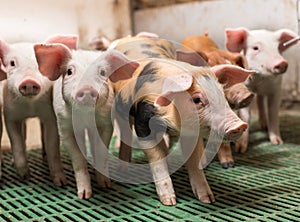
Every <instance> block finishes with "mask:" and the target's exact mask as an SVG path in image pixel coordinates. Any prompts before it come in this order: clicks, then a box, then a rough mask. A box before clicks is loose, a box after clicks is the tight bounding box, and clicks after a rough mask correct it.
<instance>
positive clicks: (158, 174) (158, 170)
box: [144, 140, 176, 206]
mask: <svg viewBox="0 0 300 222" xmlns="http://www.w3.org/2000/svg"><path fill="white" fill-rule="evenodd" d="M166 150H167V147H166V144H165V141H164V140H162V141H161V142H160V143H159V144H158V145H157V146H155V147H152V148H150V149H144V152H145V154H146V155H147V157H148V160H149V164H150V168H151V172H152V176H153V179H154V183H155V187H156V192H157V194H158V196H159V199H160V201H161V202H162V203H163V204H164V205H167V206H172V205H176V196H175V191H174V188H173V184H172V180H171V177H170V175H169V170H168V164H167V157H166V156H167V155H166V152H165V151H166Z"/></svg>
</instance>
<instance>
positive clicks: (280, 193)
mask: <svg viewBox="0 0 300 222" xmlns="http://www.w3.org/2000/svg"><path fill="white" fill-rule="evenodd" d="M281 122H282V127H281V128H282V136H283V138H284V139H285V142H286V143H285V144H283V145H279V146H272V145H270V143H269V142H268V141H267V136H266V134H265V133H262V132H260V131H259V130H258V127H257V123H256V122H254V125H253V126H252V128H251V138H250V139H251V144H250V149H249V150H248V152H247V153H246V154H235V160H236V166H235V167H234V168H231V169H227V170H225V169H222V168H221V166H220V165H219V163H218V162H217V161H214V162H213V163H212V164H210V165H209V167H208V169H206V170H205V171H206V176H207V179H208V181H209V184H210V186H211V188H212V190H213V192H214V194H215V197H216V202H215V203H214V204H210V205H208V204H203V203H201V202H199V201H197V200H196V198H195V197H194V195H193V193H192V191H191V188H190V185H189V180H188V176H187V172H186V169H185V168H184V167H182V168H180V169H179V170H178V171H177V172H175V173H174V174H173V175H172V176H171V177H172V180H173V184H174V187H175V191H176V194H177V202H178V203H177V205H176V206H173V207H166V206H163V205H162V204H161V203H160V202H159V200H158V197H157V195H156V192H155V187H154V184H153V183H148V184H142V185H131V184H123V183H118V182H113V184H112V189H109V190H107V189H99V188H97V185H96V183H95V181H94V180H93V181H92V184H93V191H94V195H93V197H92V198H91V199H89V200H78V199H77V195H76V185H75V180H74V177H73V171H72V168H71V165H70V159H69V157H68V155H67V154H66V152H65V151H62V158H63V163H64V168H65V172H66V175H67V179H68V185H66V186H64V187H55V186H54V185H53V184H52V181H51V179H50V178H49V176H48V175H49V172H48V167H47V165H46V164H45V163H44V161H43V160H42V158H41V156H42V155H41V150H39V149H37V150H31V151H28V159H29V161H30V169H31V175H32V177H31V179H30V180H29V181H27V182H21V181H19V179H18V177H17V175H16V174H15V170H14V168H13V167H12V166H11V164H10V163H11V153H10V152H6V153H4V155H3V156H4V166H3V178H2V184H1V188H0V200H1V203H0V221H130V222H131V221H132V222H135V221H136V222H140V221H300V175H299V171H300V145H296V144H300V116H294V115H282V116H281ZM141 158H143V157H142V155H140V153H138V154H137V155H135V157H134V159H135V160H137V161H142V162H143V161H144V159H141ZM90 173H91V175H94V171H93V170H92V168H91V169H90Z"/></svg>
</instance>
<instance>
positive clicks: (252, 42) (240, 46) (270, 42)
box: [225, 28, 297, 153]
mask: <svg viewBox="0 0 300 222" xmlns="http://www.w3.org/2000/svg"><path fill="white" fill-rule="evenodd" d="M225 32H226V47H227V49H228V50H230V51H232V52H243V53H244V55H245V57H246V59H247V61H248V65H249V69H251V70H255V71H256V74H254V75H252V76H251V77H250V78H249V80H248V81H247V85H248V88H249V89H250V90H252V91H253V92H255V93H256V95H257V107H258V112H259V121H260V125H261V128H262V129H264V130H267V131H268V135H269V139H270V141H271V143H272V144H275V145H276V144H282V143H283V140H282V138H281V135H280V130H279V120H278V114H279V108H280V101H281V100H280V94H281V82H282V74H283V73H285V72H286V70H287V68H288V62H287V61H286V60H285V59H284V58H283V57H282V56H281V53H282V52H284V51H285V50H286V49H288V48H289V47H290V46H292V45H294V44H295V43H296V41H295V42H293V43H292V44H289V45H284V43H285V42H287V41H289V40H291V39H293V38H294V37H296V36H297V34H296V33H294V32H293V31H291V30H288V29H279V30H277V31H269V30H264V29H260V30H251V31H250V30H248V29H246V28H237V29H226V31H225ZM240 113H241V118H242V119H243V120H244V121H247V122H249V119H250V110H249V108H245V109H242V110H241V112H240ZM248 136H249V133H248V132H247V133H246V134H244V135H243V136H242V137H241V139H240V140H239V142H238V143H237V144H236V150H237V151H239V152H241V153H243V152H245V151H246V150H247V145H248Z"/></svg>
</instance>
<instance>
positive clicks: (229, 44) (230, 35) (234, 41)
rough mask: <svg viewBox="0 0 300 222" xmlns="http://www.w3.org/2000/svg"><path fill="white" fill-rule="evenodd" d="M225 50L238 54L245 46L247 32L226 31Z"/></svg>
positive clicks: (245, 30)
mask: <svg viewBox="0 0 300 222" xmlns="http://www.w3.org/2000/svg"><path fill="white" fill-rule="evenodd" d="M225 34H226V41H225V45H226V48H227V49H228V50H229V51H231V52H240V51H242V49H243V48H245V46H246V41H247V36H248V30H247V29H245V28H237V29H226V30H225Z"/></svg>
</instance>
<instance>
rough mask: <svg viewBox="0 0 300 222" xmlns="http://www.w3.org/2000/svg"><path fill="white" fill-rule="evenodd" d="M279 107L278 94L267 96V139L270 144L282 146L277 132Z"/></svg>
mask: <svg viewBox="0 0 300 222" xmlns="http://www.w3.org/2000/svg"><path fill="white" fill-rule="evenodd" d="M279 107H280V92H279V93H276V94H272V95H268V116H269V121H268V133H269V139H270V141H271V143H272V144H274V145H278V144H282V143H283V140H282V139H281V136H280V130H279V119H278V115H279Z"/></svg>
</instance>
